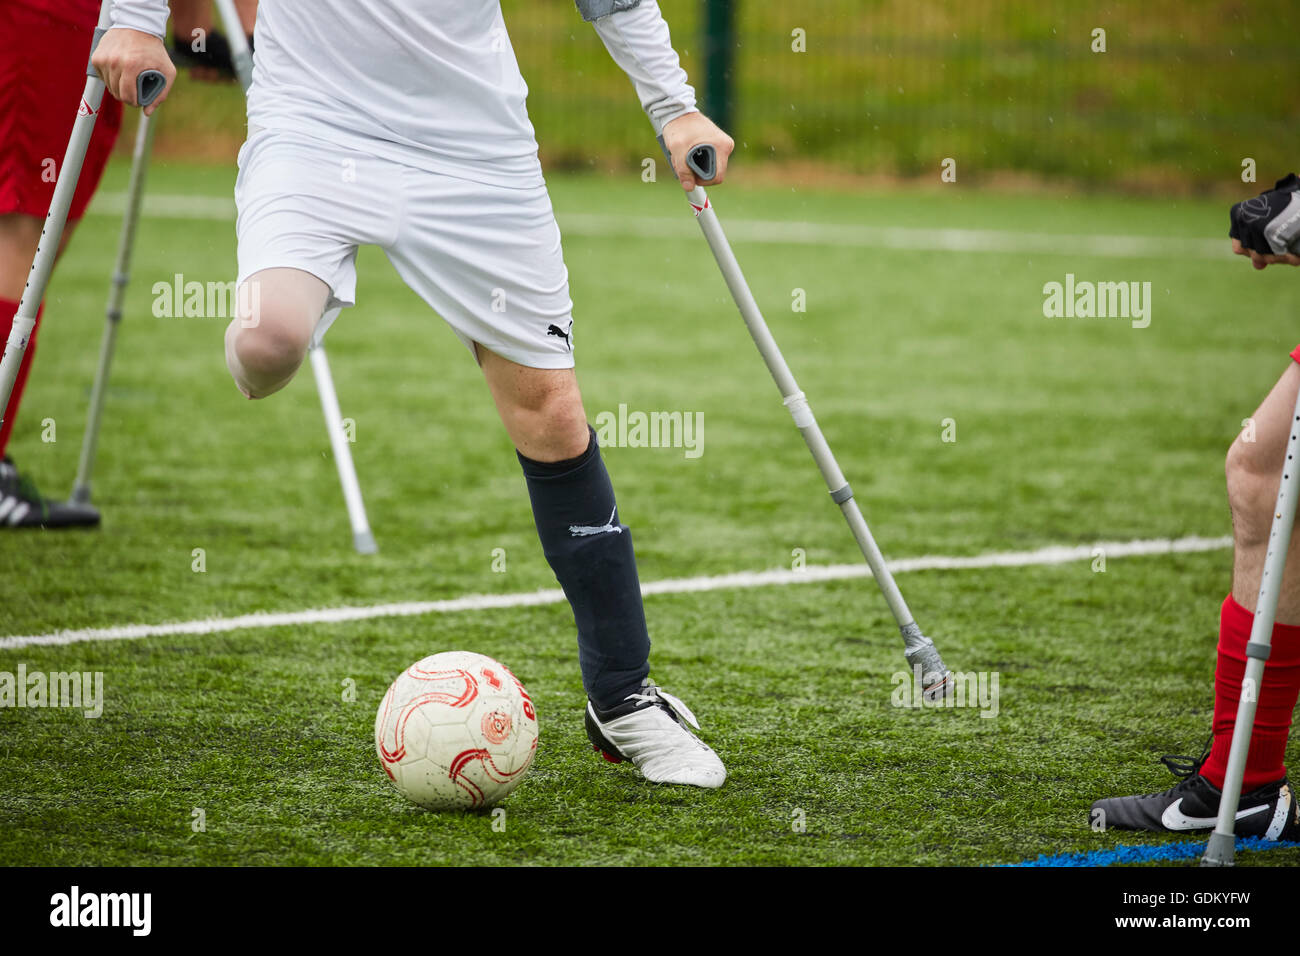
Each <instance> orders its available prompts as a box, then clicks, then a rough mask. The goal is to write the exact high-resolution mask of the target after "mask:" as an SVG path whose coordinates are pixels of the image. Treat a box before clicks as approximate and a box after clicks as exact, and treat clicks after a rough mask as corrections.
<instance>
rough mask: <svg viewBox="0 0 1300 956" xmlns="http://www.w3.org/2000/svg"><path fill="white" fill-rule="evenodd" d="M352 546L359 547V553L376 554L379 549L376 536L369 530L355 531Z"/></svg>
mask: <svg viewBox="0 0 1300 956" xmlns="http://www.w3.org/2000/svg"><path fill="white" fill-rule="evenodd" d="M352 546H353V547H354V548H356V549H357V554H374V553H375V552H376V551H378V550H379V545H377V544H375V536H374V535H373V534H371V533H370V532H369V531H357V532H354V533H353V535H352Z"/></svg>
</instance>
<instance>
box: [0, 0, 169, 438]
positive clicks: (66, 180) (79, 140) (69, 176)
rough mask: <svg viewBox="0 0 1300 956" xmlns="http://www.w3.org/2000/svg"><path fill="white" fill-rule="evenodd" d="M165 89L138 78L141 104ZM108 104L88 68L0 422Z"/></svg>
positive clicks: (158, 77) (4, 383)
mask: <svg viewBox="0 0 1300 956" xmlns="http://www.w3.org/2000/svg"><path fill="white" fill-rule="evenodd" d="M111 7H112V0H104V2H103V3H102V5H101V6H100V9H99V24H98V26H97V27H96V28H95V40H94V43H93V44H92V45H91V54H92V55H93V54H94V52H95V47H96V46H98V45H99V39H100V37H102V36H103V35H104V34H105V33H106V32H107V31H108V28H109V26H110V25H111V23H112V21H111V19H110V17H109V12H110V9H111ZM166 86H167V78H166V77H164V76H163V75H162V74H161V73H159V72H158V71H157V70H145V71H144V72H142V73H141V74H140V75H139V76H138V77H137V78H136V96H137V102H139V103H140V105H141V106H148V105H149V104H150V103H152V102H153V101H154V100H156V99H157V98H158V96H159V95H160V94H161V93H162V91H163V90H164V89H165V88H166ZM103 101H104V81H103V80H102V79H100V77H99V74H98V73H96V72H95V70H94V68H93V67H91V66H90V63H89V60H88V61H87V64H86V87H85V90H84V91H83V92H82V94H81V106H80V108H79V109H78V110H77V119H76V122H75V123H73V126H72V136H71V137H69V139H68V148H67V151H66V152H65V153H64V154H63V165H62V166H60V167H59V179H58V182H57V183H56V184H55V187H54V198H53V199H52V200H51V201H50V210H49V212H48V213H46V215H45V227H44V228H43V229H42V230H41V238H40V241H39V242H38V243H37V245H36V258H35V259H33V260H32V269H31V272H30V273H28V276H27V284H26V285H25V286H24V287H23V294H22V298H21V299H20V300H19V302H18V311H17V313H15V315H14V321H13V327H12V328H11V329H10V332H9V339H8V341H7V342H5V349H4V356H3V358H0V422H3V421H4V416H5V412H6V410H7V409H8V407H9V397H10V395H12V393H13V388H14V380H15V379H16V378H17V377H18V367H19V366H20V365H21V364H22V361H23V353H24V352H26V351H27V342H28V340H29V339H30V338H31V335H32V329H34V328H35V327H36V311H37V310H38V309H39V308H40V306H41V300H42V299H44V298H45V288H46V286H48V285H49V282H50V273H51V272H52V271H53V270H54V260H55V259H56V258H57V257H58V254H59V243H60V242H61V241H62V239H63V227H64V226H65V225H67V222H68V210H69V209H71V208H72V196H73V194H74V193H75V192H76V191H77V180H78V179H79V178H80V177H81V166H82V163H84V162H85V159H86V149H87V147H88V146H89V145H90V135H91V133H93V132H94V130H95V119H96V117H97V116H99V107H100V104H102V103H103Z"/></svg>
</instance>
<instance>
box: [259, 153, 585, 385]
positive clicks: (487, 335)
mask: <svg viewBox="0 0 1300 956" xmlns="http://www.w3.org/2000/svg"><path fill="white" fill-rule="evenodd" d="M235 202H236V205H237V206H238V209H239V218H238V221H237V224H236V227H235V228H236V233H237V234H238V238H239V282H240V284H242V283H243V282H244V281H245V280H246V279H247V278H248V277H249V276H251V275H253V274H254V273H257V272H260V271H262V270H263V269H274V268H290V269H301V270H303V271H305V272H310V273H311V274H312V275H314V276H316V277H317V278H319V279H321V280H322V281H323V282H325V283H326V284H327V285H328V286H329V288H330V302H329V304H328V306H327V307H326V310H325V316H328V317H331V318H332V317H333V316H334V315H335V314H337V309H338V308H341V307H346V306H351V305H355V304H356V287H357V272H356V257H357V248H358V247H359V246H363V245H375V246H379V247H380V248H382V249H383V250H384V252H385V253H386V254H387V256H388V259H389V261H390V262H392V264H393V265H394V267H396V269H397V272H398V274H399V275H400V276H401V277H402V279H403V281H405V282H406V284H407V285H408V286H410V287H411V288H412V289H413V290H414V291H415V293H416V294H417V295H419V296H420V298H422V299H423V300H424V301H425V302H426V303H428V305H429V307H430V308H432V309H433V310H434V311H435V312H437V313H438V314H439V315H441V316H442V318H443V319H444V320H445V321H446V322H447V324H448V325H450V326H451V328H452V330H453V331H454V332H455V333H456V335H457V336H458V337H459V338H460V340H461V342H463V343H464V344H465V346H466V347H467V348H469V349H470V353H471V354H473V351H474V343H475V342H478V343H479V344H480V345H482V346H484V347H485V348H488V349H490V350H491V351H493V352H495V353H497V354H498V355H500V356H502V357H503V358H506V359H509V360H510V361H512V362H517V363H519V364H520V365H527V366H530V367H533V368H572V367H573V349H572V335H573V319H572V311H573V303H572V302H571V301H570V299H569V274H568V270H567V269H566V268H565V265H564V256H563V253H562V252H561V249H560V230H559V227H558V226H557V225H556V222H555V214H554V212H553V210H552V208H551V200H550V197H549V195H547V192H546V186H545V185H539V186H535V187H532V186H530V187H525V188H516V187H509V186H500V185H491V184H486V183H480V182H472V181H470V180H466V179H461V178H457V177H454V176H448V175H445V174H442V173H436V172H430V171H427V170H422V169H416V168H414V167H412V166H406V165H402V164H400V163H396V162H393V161H391V160H386V159H380V158H378V157H375V156H372V155H370V154H369V153H363V152H357V151H354V150H350V149H345V148H340V147H338V146H335V145H333V144H332V143H328V142H325V141H324V140H319V139H315V138H312V137H308V136H305V135H303V134H299V133H295V132H289V131H285V130H276V129H255V130H254V131H252V132H251V134H250V136H249V138H248V140H247V141H246V142H245V143H244V145H243V148H242V149H240V151H239V178H238V180H237V182H236V184H235ZM318 332H320V333H322V334H323V332H324V329H318Z"/></svg>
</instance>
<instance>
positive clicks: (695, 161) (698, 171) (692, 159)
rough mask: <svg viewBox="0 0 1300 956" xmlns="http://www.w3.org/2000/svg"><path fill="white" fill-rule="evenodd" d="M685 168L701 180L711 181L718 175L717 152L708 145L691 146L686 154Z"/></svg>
mask: <svg viewBox="0 0 1300 956" xmlns="http://www.w3.org/2000/svg"><path fill="white" fill-rule="evenodd" d="M686 166H687V168H688V169H690V171H691V172H693V173H694V174H695V175H696V176H699V177H700V178H701V179H712V178H713V177H714V176H716V175H718V151H717V150H716V149H714V148H713V147H712V146H710V145H709V144H708V143H701V144H700V145H699V146H692V147H691V150H690V152H688V153H687V154H686Z"/></svg>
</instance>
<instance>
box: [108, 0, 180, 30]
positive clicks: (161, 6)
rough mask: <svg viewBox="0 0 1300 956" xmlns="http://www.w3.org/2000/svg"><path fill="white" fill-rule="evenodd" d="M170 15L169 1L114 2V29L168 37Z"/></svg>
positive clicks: (121, 0)
mask: <svg viewBox="0 0 1300 956" xmlns="http://www.w3.org/2000/svg"><path fill="white" fill-rule="evenodd" d="M170 15H171V11H170V10H169V9H168V6H167V0H114V3H113V27H114V28H117V29H129V30H139V31H140V32H141V33H152V34H153V35H154V36H157V37H161V36H166V35H167V19H168V17H169V16H170Z"/></svg>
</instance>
